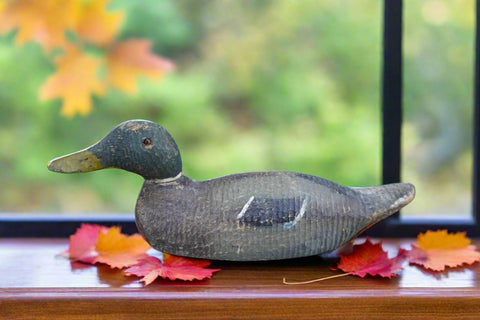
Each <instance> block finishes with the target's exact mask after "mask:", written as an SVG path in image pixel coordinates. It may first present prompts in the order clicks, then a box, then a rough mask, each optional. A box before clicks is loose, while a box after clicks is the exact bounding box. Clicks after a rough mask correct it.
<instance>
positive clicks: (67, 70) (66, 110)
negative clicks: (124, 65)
mask: <svg viewBox="0 0 480 320" xmlns="http://www.w3.org/2000/svg"><path fill="white" fill-rule="evenodd" d="M55 65H56V66H57V71H56V72H55V73H54V74H53V75H51V76H50V77H49V78H48V79H47V81H46V82H45V83H44V85H43V86H42V88H41V89H40V98H41V99H42V100H51V99H55V98H63V106H62V110H61V112H62V114H63V115H64V116H67V117H72V116H74V115H75V114H76V113H80V114H83V115H85V114H87V113H89V112H90V111H91V109H92V104H91V101H90V96H91V94H92V93H95V94H98V95H101V94H103V92H104V88H103V85H102V83H101V82H100V81H99V79H98V77H97V72H98V69H99V67H100V60H99V59H97V58H95V57H93V56H91V55H88V54H85V53H83V52H82V51H80V50H78V49H77V48H76V47H72V46H70V47H68V49H67V50H66V52H65V54H64V55H62V56H60V57H58V58H57V59H56V60H55Z"/></svg>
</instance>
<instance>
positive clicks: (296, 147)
mask: <svg viewBox="0 0 480 320" xmlns="http://www.w3.org/2000/svg"><path fill="white" fill-rule="evenodd" d="M406 3H407V8H406V9H407V11H406V23H407V24H409V25H410V27H407V28H406V38H407V39H408V40H406V43H405V46H406V48H405V54H406V57H405V62H406V70H405V72H406V76H405V78H406V80H405V81H406V95H405V100H406V101H405V102H406V103H405V105H406V115H405V120H406V130H405V132H406V133H405V141H406V142H405V150H406V152H405V155H406V157H407V158H405V163H406V177H407V178H409V179H410V178H411V179H413V180H414V181H412V182H414V183H416V184H418V185H419V186H420V188H421V189H422V190H419V191H423V190H426V191H425V192H424V195H423V196H422V193H421V192H420V193H419V194H418V197H417V200H416V202H418V203H419V204H418V206H417V207H415V208H416V209H415V210H417V211H422V210H423V211H428V210H430V209H431V208H432V203H434V204H436V205H437V206H438V207H441V208H443V209H444V211H445V212H447V211H448V212H451V211H454V212H456V211H461V212H464V211H465V210H468V206H469V202H468V201H469V188H470V183H469V182H468V181H469V180H468V177H469V174H471V169H470V167H471V165H470V163H471V148H470V144H469V143H470V142H471V123H470V121H471V84H470V83H471V77H472V71H471V69H472V62H473V57H472V54H471V52H472V50H473V49H472V43H473V32H472V26H473V19H472V18H471V17H473V1H466V0H465V1H433V0H430V1H407V2H406ZM381 4H382V2H381V1H376V0H360V1H353V0H342V1H333V0H328V1H317V0H302V1H290V0H251V1H207V0H205V1H189V0H176V1H174V0H170V1H168V0H165V1H157V0H142V1H127V0H115V1H112V4H111V7H112V8H115V9H122V10H125V12H126V13H127V19H126V22H125V23H124V24H123V26H122V30H121V35H120V38H129V37H142V38H148V39H150V40H151V41H152V42H153V44H154V47H153V49H154V51H155V52H157V53H159V54H161V55H163V56H165V57H167V58H169V59H171V60H173V61H174V62H175V64H176V66H177V71H175V72H174V73H172V74H169V75H166V77H165V78H164V80H163V81H161V82H159V83H153V82H150V81H148V80H142V81H140V90H139V92H138V93H137V94H136V95H134V96H128V95H126V94H124V93H121V92H119V91H110V92H109V93H108V94H107V95H106V96H105V97H102V98H99V99H95V101H94V105H95V107H94V111H93V112H92V113H91V114H90V115H88V116H86V117H81V116H77V117H75V118H73V119H67V118H62V117H61V116H60V113H59V107H60V102H59V101H57V102H53V103H42V102H40V101H39V100H38V95H37V94H38V90H39V88H40V86H41V84H42V82H43V81H45V79H46V77H47V76H48V74H50V73H51V72H52V70H53V66H52V65H51V62H50V61H48V60H47V59H46V58H45V56H44V54H43V53H42V51H41V49H40V47H39V46H38V45H37V44H34V43H29V44H27V45H24V46H21V47H15V46H14V45H13V41H12V37H13V35H12V34H10V35H7V36H5V37H3V38H0V172H1V175H0V185H1V186H2V187H1V188H0V211H4V212H59V213H71V212H81V213H95V212H126V213H131V212H133V211H134V205H135V199H136V197H137V195H138V192H139V190H140V187H141V184H142V178H140V177H138V176H135V175H132V174H129V173H126V172H122V171H119V170H103V171H98V172H94V173H89V174H83V175H75V176H72V175H59V174H54V173H51V172H49V171H48V170H47V169H46V166H45V165H46V163H47V161H48V160H50V159H51V158H53V157H56V156H59V155H63V154H66V153H70V152H73V151H76V150H79V149H81V148H84V147H86V146H88V145H90V144H92V143H94V142H96V141H97V140H98V139H100V138H101V137H103V136H104V135H105V134H106V133H107V132H108V131H110V130H111V129H112V128H113V127H114V126H115V125H117V124H118V123H120V122H122V121H125V120H128V119H134V118H144V119H149V120H152V121H155V122H157V123H160V124H162V125H163V126H164V127H165V128H167V130H169V131H170V133H171V134H172V135H173V136H174V138H175V140H176V141H177V144H178V145H179V147H180V150H181V152H182V158H183V163H184V172H185V174H186V175H188V176H190V177H191V178H194V179H198V180H201V179H208V178H214V177H217V176H221V175H226V174H231V173H237V172H245V171H261V170H288V171H299V172H304V173H308V174H313V175H318V176H322V177H324V178H327V179H330V180H333V181H335V182H338V183H341V184H345V185H352V186H362V185H375V184H379V183H380V182H381V178H380V173H381V165H380V162H381V123H380V119H381V110H380V92H381V90H380V89H381V88H380V70H381V32H382V30H381V28H382V25H381V17H382V5H381ZM445 9H446V10H447V13H446V14H445ZM442 10H443V11H442ZM432 11H433V14H432ZM439 12H440V13H442V12H443V14H444V15H443V20H442V19H438V18H435V17H437V16H438V13H439ZM445 15H446V16H445ZM432 17H433V18H432ZM445 50H446V51H445ZM445 52H447V53H446V54H438V53H445ZM445 61H447V62H445ZM452 126H453V127H452ZM452 128H453V129H452ZM442 139H443V140H442ZM469 139H470V140H469ZM440 151H441V152H440ZM435 152H437V153H435ZM432 155H433V156H432ZM432 159H433V160H434V161H432ZM452 168H454V169H453V170H452ZM427 169H428V170H427ZM469 170H470V171H469ZM432 184H436V185H438V187H439V189H438V190H440V191H434V190H432V189H429V188H430V187H431V186H432ZM445 185H447V186H448V187H445ZM429 186H430V187H429ZM436 190H437V189H436ZM452 190H453V191H452ZM438 192H444V193H445V194H448V201H449V202H447V198H445V201H444V202H442V200H441V199H443V198H442V197H443V196H442V195H441V194H439V193H438ZM452 192H455V194H452ZM427 195H428V196H427ZM432 195H433V196H432ZM437 195H438V198H436V196H437ZM432 197H435V198H432ZM419 198H420V199H419ZM452 198H454V199H457V200H458V199H460V202H458V201H457V200H451V199H452ZM455 201H456V202H455ZM447 207H448V208H447ZM432 210H433V209H432Z"/></svg>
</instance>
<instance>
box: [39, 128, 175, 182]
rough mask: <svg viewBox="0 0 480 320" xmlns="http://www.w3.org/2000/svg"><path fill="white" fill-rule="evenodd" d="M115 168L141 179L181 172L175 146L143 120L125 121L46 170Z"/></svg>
mask: <svg viewBox="0 0 480 320" xmlns="http://www.w3.org/2000/svg"><path fill="white" fill-rule="evenodd" d="M105 168H119V169H124V170H127V171H130V172H133V173H137V174H139V175H141V176H142V177H144V178H145V179H165V178H171V177H175V176H177V175H178V174H180V173H181V172H182V160H181V158H180V152H179V151H178V147H177V144H176V143H175V141H174V140H173V138H172V136H171V135H170V134H169V133H168V132H167V130H165V128H163V127H162V126H160V125H158V124H156V123H154V122H151V121H146V120H129V121H125V122H123V123H121V124H119V125H118V126H117V127H115V128H114V129H113V130H112V131H111V132H110V133H109V134H107V136H106V137H105V138H103V139H102V140H100V141H99V142H97V143H96V144H94V145H92V146H91V147H88V148H86V149H84V150H81V151H78V152H75V153H72V154H68V155H66V156H63V157H59V158H55V159H53V160H52V161H50V162H49V163H48V169H49V170H51V171H54V172H61V173H76V172H89V171H95V170H100V169H105Z"/></svg>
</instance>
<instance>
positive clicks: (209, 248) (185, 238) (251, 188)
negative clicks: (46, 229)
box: [49, 120, 415, 261]
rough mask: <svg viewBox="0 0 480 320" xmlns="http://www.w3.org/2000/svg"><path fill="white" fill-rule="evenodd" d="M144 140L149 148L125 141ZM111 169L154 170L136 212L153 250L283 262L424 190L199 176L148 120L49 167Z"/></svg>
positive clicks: (274, 177)
mask: <svg viewBox="0 0 480 320" xmlns="http://www.w3.org/2000/svg"><path fill="white" fill-rule="evenodd" d="M150 137H152V138H150ZM164 140H168V141H164ZM156 141H158V142H157V145H155V144H153V143H155V142H156ZM137 142H141V143H142V144H143V146H142V147H138V148H137V146H136V145H134V147H128V148H121V149H120V150H118V149H119V148H118V146H116V145H118V144H119V143H123V144H125V143H127V144H131V143H134V144H136V143H137ZM146 142H148V144H147V143H146ZM159 142H161V143H159ZM172 146H174V147H173V148H172ZM105 151H108V155H105ZM112 153H113V154H114V155H118V154H120V155H122V158H121V159H117V158H116V157H114V158H112V156H111V155H112ZM143 153H147V154H148V155H147V156H146V157H144V156H143ZM125 155H128V157H127V158H129V160H128V161H127V160H125ZM156 157H162V159H159V161H158V163H160V164H161V165H160V166H159V165H158V163H157V162H155V163H154V164H151V163H150V162H152V161H151V160H150V159H154V160H155V158H156ZM145 158H147V160H150V161H147V160H145ZM160 160H161V161H160ZM112 166H114V167H119V168H123V169H126V170H129V171H133V172H136V173H140V174H141V175H142V176H144V177H145V183H144V185H143V188H142V190H141V192H140V195H139V198H138V201H137V205H136V210H135V211H136V215H135V218H136V222H137V226H138V228H139V229H140V231H141V233H142V234H143V235H144V236H145V238H146V239H147V241H148V242H149V243H150V244H151V245H152V247H154V248H155V249H157V250H160V251H163V252H167V253H170V254H175V255H181V256H188V257H196V258H204V259H215V260H235V261H256V260H275V259H287V258H295V257H302V256H310V255H316V254H320V253H324V252H329V251H332V250H334V249H336V248H339V247H340V246H341V245H343V244H345V243H346V242H347V241H349V240H351V239H352V238H354V237H355V236H356V235H358V234H359V233H360V232H361V231H363V230H364V229H366V228H368V227H369V226H371V225H373V224H375V223H377V222H379V221H381V220H383V219H384V218H386V217H388V216H389V215H391V214H392V213H394V212H396V211H398V210H399V209H400V208H401V207H403V206H405V205H406V204H408V203H409V202H410V201H411V200H412V199H413V198H414V194H415V188H414V187H413V185H411V184H408V183H398V184H391V185H384V186H378V187H368V188H349V187H344V186H341V185H338V184H336V183H333V182H331V181H328V180H326V179H323V178H319V177H315V176H310V175H305V174H300V173H294V172H280V171H270V172H251V173H242V174H235V175H230V176H225V177H220V178H217V179H212V180H206V181H195V180H192V179H189V178H188V177H186V176H184V175H183V173H182V172H181V160H180V155H179V152H178V149H176V144H175V143H174V141H173V139H172V138H171V137H170V135H169V134H168V132H166V130H165V129H163V127H161V126H158V125H156V124H153V123H151V122H148V121H141V120H131V121H127V122H125V123H122V124H121V125H119V126H118V127H117V128H115V129H114V130H113V131H112V132H111V133H110V134H109V135H107V137H105V138H104V139H103V140H102V141H100V142H99V143H98V144H96V145H94V146H92V147H90V148H88V149H86V150H83V151H80V152H78V153H74V154H72V155H68V156H65V157H62V158H59V159H55V160H53V161H52V162H51V163H50V164H49V168H50V169H51V170H53V171H57V172H85V171H92V170H98V169H101V168H105V167H112ZM157 167H158V168H157ZM152 168H153V169H152ZM165 168H167V169H165Z"/></svg>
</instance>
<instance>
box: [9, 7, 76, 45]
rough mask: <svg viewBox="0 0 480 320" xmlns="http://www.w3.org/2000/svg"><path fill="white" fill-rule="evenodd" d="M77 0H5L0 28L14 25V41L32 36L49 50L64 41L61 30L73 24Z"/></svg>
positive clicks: (22, 41) (20, 42)
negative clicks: (16, 30) (15, 32)
mask: <svg viewBox="0 0 480 320" xmlns="http://www.w3.org/2000/svg"><path fill="white" fill-rule="evenodd" d="M81 2H82V1H81V0H15V1H6V3H4V4H3V8H2V10H1V12H0V32H1V33H5V32H9V31H11V30H13V29H18V32H17V34H16V37H15V39H16V43H17V44H23V43H25V42H27V41H30V40H33V41H37V42H39V43H40V44H41V45H42V47H43V48H44V49H45V50H47V51H49V50H52V49H53V48H55V47H65V45H66V44H67V42H66V38H65V32H66V31H67V30H69V29H70V30H71V29H73V28H74V27H75V25H76V23H77V19H78V14H79V9H80V5H81Z"/></svg>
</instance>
